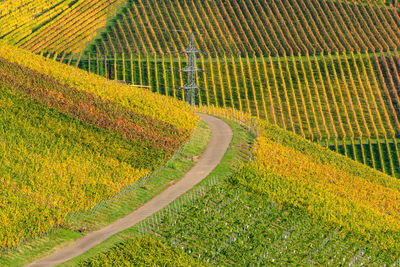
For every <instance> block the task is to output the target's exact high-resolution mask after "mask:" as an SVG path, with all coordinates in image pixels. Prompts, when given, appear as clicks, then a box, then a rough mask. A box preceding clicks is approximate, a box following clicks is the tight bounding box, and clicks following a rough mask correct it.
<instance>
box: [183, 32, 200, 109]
mask: <svg viewBox="0 0 400 267" xmlns="http://www.w3.org/2000/svg"><path fill="white" fill-rule="evenodd" d="M182 53H185V54H188V58H189V62H188V65H187V66H186V67H185V68H184V69H182V71H183V72H187V74H188V80H187V83H186V84H185V85H184V86H183V87H182V89H184V90H186V91H187V94H186V101H187V102H188V103H189V104H190V105H191V106H194V105H195V104H196V89H199V86H198V85H197V84H196V72H198V71H202V70H201V69H198V68H197V67H196V54H197V53H200V51H199V50H198V49H197V48H196V44H195V42H194V34H193V33H191V34H190V44H189V47H188V48H187V49H186V50H185V51H183V52H182Z"/></svg>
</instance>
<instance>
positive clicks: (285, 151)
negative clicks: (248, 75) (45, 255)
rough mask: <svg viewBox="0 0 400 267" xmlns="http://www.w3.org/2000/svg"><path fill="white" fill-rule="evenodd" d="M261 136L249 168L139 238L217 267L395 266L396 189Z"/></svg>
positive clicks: (284, 136)
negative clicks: (162, 244) (228, 266)
mask: <svg viewBox="0 0 400 267" xmlns="http://www.w3.org/2000/svg"><path fill="white" fill-rule="evenodd" d="M259 132H260V137H259V138H258V139H257V142H256V144H255V146H254V148H253V150H252V152H253V155H252V157H251V160H250V161H249V162H248V163H247V164H246V165H245V166H243V168H241V169H240V170H239V171H238V172H237V173H235V174H234V175H233V176H232V177H231V178H230V179H228V180H227V181H226V182H224V183H221V184H219V185H217V186H214V187H212V188H211V189H210V190H208V192H207V193H205V194H204V195H203V194H201V193H199V194H195V195H198V199H197V200H196V201H194V202H193V203H192V202H190V203H189V205H187V206H184V207H183V208H182V207H178V208H176V207H174V206H172V207H170V209H166V210H165V211H164V212H162V213H160V214H159V215H158V217H157V216H155V218H157V220H154V218H153V219H149V220H148V221H146V222H144V223H142V225H140V226H138V227H137V233H138V235H143V233H144V232H146V233H147V235H150V236H151V237H152V238H155V239H158V240H160V241H161V242H163V243H165V244H166V245H168V246H171V247H172V248H177V249H181V250H183V251H185V252H186V253H187V254H188V255H191V256H192V257H193V258H196V259H200V260H202V261H203V262H204V263H206V264H207V263H211V264H212V265H221V264H222V265H238V264H243V265H252V264H262V265H279V264H282V265H333V266H338V265H344V264H346V265H347V264H350V265H357V266H360V265H367V266H369V265H377V266H381V265H384V264H389V265H391V264H393V263H395V262H396V260H397V259H398V257H399V256H400V248H399V245H398V244H399V239H400V228H399V225H398V218H399V208H398V206H399V204H400V182H399V181H398V180H397V179H395V178H392V177H389V176H387V175H385V174H383V173H380V172H378V171H375V170H373V169H371V168H369V167H366V166H363V165H361V164H359V163H357V162H354V161H352V160H350V159H348V158H346V157H343V156H341V155H338V154H336V153H333V152H331V151H329V150H327V149H326V148H323V147H321V146H319V145H317V144H314V143H311V142H309V141H305V140H304V139H303V138H301V137H299V136H296V135H294V134H292V133H289V132H286V131H284V130H282V129H280V128H278V127H276V126H271V125H268V124H266V123H264V122H261V121H260V122H259ZM200 192H201V190H200ZM171 210H172V211H171ZM144 229H145V231H144ZM149 229H151V230H149ZM146 233H145V235H146ZM132 238H133V240H128V241H126V244H127V245H129V244H130V243H132V242H135V241H136V240H137V239H136V238H137V237H136V236H132ZM139 240H140V239H139ZM124 246H125V244H124V243H122V244H119V245H118V247H116V248H113V249H112V250H109V251H107V252H104V253H103V254H101V255H98V256H96V257H94V258H92V259H89V260H86V261H85V262H84V263H82V264H84V265H85V266H101V265H102V263H103V262H105V259H107V261H112V260H118V257H120V255H121V254H122V253H123V254H124V255H125V259H129V253H128V252H127V251H126V250H125V249H122V248H124ZM132 253H133V254H134V255H135V257H137V253H136V252H132ZM166 257H167V258H168V256H166ZM132 259H134V260H138V259H137V258H132ZM139 260H140V259H139ZM128 261H129V260H128ZM130 263H131V264H132V263H134V261H130Z"/></svg>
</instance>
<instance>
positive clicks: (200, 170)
mask: <svg viewBox="0 0 400 267" xmlns="http://www.w3.org/2000/svg"><path fill="white" fill-rule="evenodd" d="M199 115H200V117H201V118H202V120H203V121H204V122H205V123H207V124H208V125H209V126H210V128H211V130H212V137H211V140H210V142H209V143H208V145H207V149H206V151H205V152H204V153H203V154H202V155H201V157H200V159H199V161H198V162H197V164H196V165H195V166H194V167H193V168H192V169H191V170H189V172H187V173H186V174H185V176H184V177H183V178H182V179H181V180H179V181H178V182H176V183H175V184H174V185H171V186H170V187H168V188H167V189H166V190H164V191H163V192H161V193H160V194H159V195H157V196H155V197H154V198H153V199H151V200H150V201H149V202H147V203H146V204H144V205H143V206H141V207H139V208H138V209H136V210H135V211H133V212H132V213H130V214H128V215H126V216H125V217H123V218H121V219H119V220H117V221H115V222H114V223H112V224H110V225H108V226H106V227H104V228H102V229H100V230H98V231H95V232H92V233H89V234H87V235H86V236H84V237H81V238H80V239H78V240H77V241H75V242H74V243H72V244H70V245H68V246H67V247H65V248H62V249H61V250H59V251H56V252H54V253H53V254H50V255H49V256H46V257H44V258H42V259H40V260H38V261H36V262H33V263H31V264H29V265H27V266H29V267H33V266H35V267H36V266H40V267H45V266H54V265H57V264H61V263H63V262H66V261H68V260H70V259H72V258H74V257H77V256H79V255H81V254H83V253H85V252H86V251H88V250H89V249H91V248H93V247H95V246H96V245H98V244H100V243H101V242H103V241H104V240H106V239H108V238H109V237H111V236H112V235H115V234H117V233H119V232H121V231H123V230H125V229H127V228H129V227H132V226H134V225H135V224H137V223H138V222H140V221H142V220H144V219H145V218H147V217H148V216H151V215H152V214H153V213H155V212H157V211H159V210H161V209H162V208H164V207H166V206H167V205H168V204H170V203H171V202H172V201H174V200H175V199H176V198H178V197H179V196H181V195H182V194H184V193H186V192H187V191H188V190H190V189H191V188H193V187H194V186H195V185H196V184H197V183H199V182H200V181H201V180H203V179H204V178H206V177H207V176H208V175H209V174H210V173H211V171H212V170H214V169H215V167H217V166H218V164H219V163H220V161H221V160H222V158H223V156H224V155H225V152H226V151H227V149H228V147H229V144H230V142H231V140H232V136H233V133H232V129H231V128H230V127H229V126H228V125H227V124H226V123H225V122H224V121H222V120H220V119H217V118H215V117H212V116H208V115H204V114H199Z"/></svg>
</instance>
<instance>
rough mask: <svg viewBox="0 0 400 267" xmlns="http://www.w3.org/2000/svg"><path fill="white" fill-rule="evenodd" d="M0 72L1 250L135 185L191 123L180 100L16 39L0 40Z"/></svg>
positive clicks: (191, 117) (175, 144) (177, 144)
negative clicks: (18, 44)
mask: <svg viewBox="0 0 400 267" xmlns="http://www.w3.org/2000/svg"><path fill="white" fill-rule="evenodd" d="M0 70H1V71H0V89H1V90H0V107H1V108H0V121H1V123H0V133H1V135H0V136H1V138H0V150H1V155H2V157H1V159H0V162H1V164H0V166H1V167H0V177H1V181H2V182H1V188H2V189H1V196H0V203H1V204H0V205H1V209H0V217H1V218H2V224H1V226H0V237H1V238H0V240H1V242H0V248H1V251H2V252H3V251H4V250H7V249H9V248H10V247H15V246H17V245H18V244H19V243H20V242H23V241H24V240H26V239H31V238H35V237H37V236H38V235H41V234H43V233H44V232H47V231H49V230H51V229H53V228H54V227H55V226H59V225H63V224H64V223H65V220H66V218H67V217H68V216H73V214H75V213H77V212H83V211H89V210H91V209H92V208H93V207H94V206H96V205H97V204H98V203H99V202H100V201H104V200H107V199H110V198H111V197H114V196H116V195H117V194H119V192H121V191H122V190H123V189H125V188H127V187H129V186H132V184H134V183H135V182H137V181H138V180H139V179H141V178H143V177H144V176H146V175H148V174H149V173H150V172H151V171H152V170H154V168H157V167H159V166H160V165H161V164H162V163H164V162H165V161H166V160H169V158H170V157H171V156H172V155H173V154H174V152H175V150H177V149H179V148H180V146H182V145H183V144H184V143H186V142H187V140H188V138H189V136H190V134H191V132H192V130H193V129H194V127H195V126H196V124H197V122H198V118H197V117H196V116H195V115H194V114H193V112H192V111H191V110H190V109H189V108H188V107H187V106H186V105H185V104H184V103H182V102H178V101H176V100H173V99H168V98H165V97H162V96H160V95H157V94H153V93H150V92H147V91H143V90H140V89H137V88H133V87H128V86H124V85H119V84H115V83H111V82H108V81H107V80H105V79H104V78H100V77H98V76H94V75H89V74H87V73H86V72H84V71H81V70H78V69H75V68H72V67H68V66H65V65H62V64H59V63H54V62H51V61H48V60H46V59H44V58H42V57H40V56H35V55H33V54H31V53H27V52H24V51H23V50H18V49H15V48H14V47H9V46H5V45H0ZM139 96H140V97H139ZM161 103H162V104H161ZM161 105H162V106H163V108H160V106H161ZM157 106H158V108H157Z"/></svg>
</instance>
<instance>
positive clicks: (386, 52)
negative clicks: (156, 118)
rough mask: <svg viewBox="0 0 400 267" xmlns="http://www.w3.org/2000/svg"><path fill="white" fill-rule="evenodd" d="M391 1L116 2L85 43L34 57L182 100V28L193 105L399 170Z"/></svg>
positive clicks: (399, 21) (396, 22)
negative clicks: (75, 49) (191, 64)
mask: <svg viewBox="0 0 400 267" xmlns="http://www.w3.org/2000/svg"><path fill="white" fill-rule="evenodd" d="M392 4H395V3H390V2H388V3H386V4H385V5H382V3H381V2H379V3H378V2H370V1H369V2H368V1H366V3H361V2H356V1H355V2H347V1H344V2H337V1H325V0H324V1H321V0H318V1H309V0H298V1H283V0H274V1H263V0H257V1H247V0H242V1H212V2H209V1H197V2H196V1H192V2H190V3H189V2H186V1H179V0H173V1H172V0H170V1H166V2H165V1H164V2H158V1H151V0H148V1H142V0H140V1H128V2H127V4H126V6H125V7H123V8H122V9H121V10H120V11H119V12H118V14H117V15H116V17H115V18H113V19H112V20H110V23H109V24H108V25H107V27H106V28H105V29H103V30H102V31H101V32H100V33H99V35H98V36H97V37H96V38H95V39H94V40H93V42H92V43H91V44H89V45H88V46H87V48H86V49H85V50H83V51H80V52H79V53H76V54H73V53H62V54H61V53H58V52H48V53H45V54H44V55H45V56H46V57H49V58H52V59H54V60H57V61H60V62H63V63H66V64H69V65H73V66H77V67H79V68H82V69H85V70H87V71H89V72H93V73H96V74H99V75H102V76H105V77H107V78H109V79H114V80H122V81H125V82H127V83H130V84H136V85H141V86H145V87H150V90H152V91H153V92H157V93H160V94H165V95H169V96H173V97H175V98H178V99H182V100H185V99H186V96H185V92H184V91H182V90H180V89H179V88H181V87H182V86H183V85H184V84H185V79H186V76H185V75H184V74H183V73H182V72H180V71H179V70H181V69H182V68H183V66H185V64H186V63H187V60H188V59H187V57H185V56H180V55H179V52H180V51H182V50H184V48H185V46H186V45H187V43H188V33H189V32H194V33H195V36H196V42H197V43H196V45H197V47H198V48H199V49H200V50H201V51H202V53H203V55H201V56H200V57H199V58H198V59H197V65H198V67H200V68H201V69H203V70H204V72H203V73H198V74H197V83H198V84H199V85H200V86H201V88H202V89H203V90H199V91H198V92H197V96H196V97H197V102H198V103H199V104H200V105H215V106H216V107H234V108H236V109H238V110H240V111H244V112H248V113H251V114H252V115H254V116H257V117H259V118H264V119H267V120H268V121H269V122H271V123H274V124H276V125H278V126H280V127H282V128H284V129H288V130H290V131H292V132H295V133H297V134H299V135H301V136H303V137H305V138H307V139H309V140H313V141H315V142H318V143H320V144H323V145H324V146H327V147H329V148H331V149H332V150H334V151H337V152H339V153H342V154H343V155H347V156H349V157H350V158H352V159H354V160H358V161H360V162H362V163H364V164H367V165H369V166H371V167H374V168H376V169H378V170H381V171H383V172H385V173H387V174H389V175H392V176H396V177H400V172H399V171H400V170H399V168H400V165H399V164H398V162H399V160H398V146H399V144H398V138H399V126H400V124H399V122H398V118H397V117H398V115H397V114H398V107H397V105H398V104H397V102H398V93H397V91H398V89H397V87H398V84H397V83H398V76H399V75H398V73H399V70H398V60H399V54H398V52H397V45H398V44H399V43H400V42H399V39H398V38H399V36H400V34H399V33H400V28H399V26H400V17H399V15H398V11H397V8H396V7H395V6H394V5H392ZM164 13H165V14H166V16H161V14H164ZM166 29H169V30H166ZM364 146H365V147H364Z"/></svg>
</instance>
